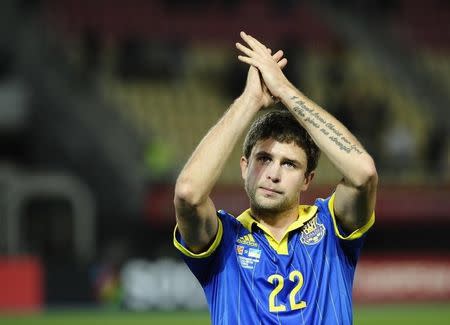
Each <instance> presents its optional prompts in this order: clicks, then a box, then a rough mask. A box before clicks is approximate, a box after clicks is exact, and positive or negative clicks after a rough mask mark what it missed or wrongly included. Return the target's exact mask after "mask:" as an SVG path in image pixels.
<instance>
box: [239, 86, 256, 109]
mask: <svg viewBox="0 0 450 325" xmlns="http://www.w3.org/2000/svg"><path fill="white" fill-rule="evenodd" d="M236 102H238V103H240V104H242V105H244V106H245V107H246V108H247V109H248V110H255V111H258V110H259V109H260V108H261V98H258V96H254V95H251V94H248V93H246V92H245V91H244V92H243V93H242V94H241V95H240V96H239V97H238V98H236Z"/></svg>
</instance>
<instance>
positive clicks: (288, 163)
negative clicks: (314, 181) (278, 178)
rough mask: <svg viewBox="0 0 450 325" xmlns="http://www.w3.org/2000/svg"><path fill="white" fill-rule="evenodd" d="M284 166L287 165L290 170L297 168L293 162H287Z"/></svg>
mask: <svg viewBox="0 0 450 325" xmlns="http://www.w3.org/2000/svg"><path fill="white" fill-rule="evenodd" d="M283 165H285V166H286V167H288V168H295V167H297V166H296V165H295V164H294V163H293V162H291V161H285V162H284V163H283Z"/></svg>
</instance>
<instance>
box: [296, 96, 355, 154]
mask: <svg viewBox="0 0 450 325" xmlns="http://www.w3.org/2000/svg"><path fill="white" fill-rule="evenodd" d="M291 100H292V101H293V102H294V106H293V107H292V109H293V111H294V112H295V113H297V114H298V116H299V117H300V118H301V119H302V120H303V121H304V122H305V123H308V124H310V125H311V126H312V127H314V128H316V129H319V130H320V132H322V133H323V134H324V135H326V136H327V137H328V139H330V140H331V141H332V142H333V143H334V144H335V145H336V146H337V147H338V148H339V150H341V151H344V152H346V153H351V152H352V151H353V152H356V153H357V154H362V153H363V149H362V148H360V146H359V145H357V144H355V143H353V142H352V141H350V140H348V139H347V138H346V137H345V136H344V135H342V132H340V131H339V130H338V129H337V128H336V126H335V125H334V124H333V123H331V122H328V121H327V120H326V119H324V118H323V117H322V116H321V115H320V113H319V112H316V111H315V110H314V108H312V107H308V106H307V105H306V103H305V102H304V101H302V100H300V99H299V98H298V97H297V96H293V97H291Z"/></svg>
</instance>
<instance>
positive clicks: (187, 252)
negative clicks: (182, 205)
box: [173, 218, 223, 258]
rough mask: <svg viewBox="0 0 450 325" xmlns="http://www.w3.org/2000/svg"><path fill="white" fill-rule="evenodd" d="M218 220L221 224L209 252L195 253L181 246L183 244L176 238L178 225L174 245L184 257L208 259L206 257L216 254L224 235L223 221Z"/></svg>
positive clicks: (174, 232) (176, 229)
mask: <svg viewBox="0 0 450 325" xmlns="http://www.w3.org/2000/svg"><path fill="white" fill-rule="evenodd" d="M217 220H218V222H219V228H218V229H217V234H216V238H214V241H213V243H212V244H211V246H209V248H208V250H206V251H205V252H202V253H193V252H191V251H190V250H189V249H187V248H186V247H184V246H183V245H181V243H180V242H179V241H178V240H177V236H176V234H177V231H178V225H175V229H174V231H173V245H174V246H175V247H176V248H177V249H178V250H179V251H180V252H181V253H183V254H184V255H186V256H188V257H191V258H206V257H208V256H210V255H211V254H212V253H214V251H215V250H216V248H217V247H218V246H219V244H220V241H221V240H222V235H223V226H222V221H221V220H220V218H217Z"/></svg>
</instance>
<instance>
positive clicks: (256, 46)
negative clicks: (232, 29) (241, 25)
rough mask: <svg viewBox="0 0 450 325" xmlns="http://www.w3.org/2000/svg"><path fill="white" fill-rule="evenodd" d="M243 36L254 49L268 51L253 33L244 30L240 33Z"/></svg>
mask: <svg viewBox="0 0 450 325" xmlns="http://www.w3.org/2000/svg"><path fill="white" fill-rule="evenodd" d="M240 35H241V38H242V39H243V40H244V41H245V42H246V43H247V44H248V45H249V46H250V47H251V48H252V49H253V50H259V51H264V53H266V49H267V47H266V46H264V45H263V44H261V43H260V42H259V41H258V40H257V39H256V38H254V37H252V36H251V35H248V34H246V33H244V32H241V33H240Z"/></svg>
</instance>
